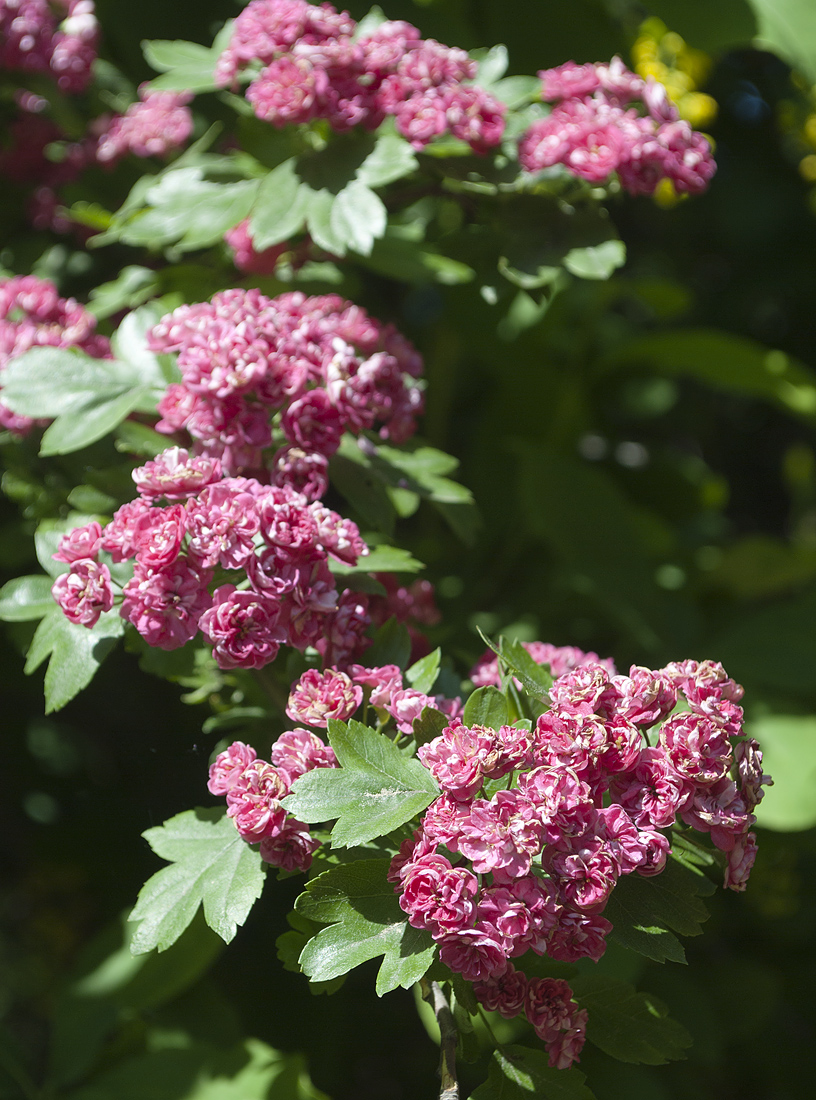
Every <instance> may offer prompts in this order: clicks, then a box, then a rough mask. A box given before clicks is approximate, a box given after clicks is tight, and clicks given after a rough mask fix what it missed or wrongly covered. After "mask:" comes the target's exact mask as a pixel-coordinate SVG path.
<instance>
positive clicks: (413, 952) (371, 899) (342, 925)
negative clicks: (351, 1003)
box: [295, 859, 435, 997]
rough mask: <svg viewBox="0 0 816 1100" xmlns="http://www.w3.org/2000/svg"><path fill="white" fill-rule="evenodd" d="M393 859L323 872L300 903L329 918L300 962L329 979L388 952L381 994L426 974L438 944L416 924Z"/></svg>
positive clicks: (308, 912) (306, 912)
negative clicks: (401, 896) (400, 892)
mask: <svg viewBox="0 0 816 1100" xmlns="http://www.w3.org/2000/svg"><path fill="white" fill-rule="evenodd" d="M390 862H391V861H390V860H388V859H365V860H358V861H356V862H354V863H346V864H343V865H341V866H339V867H333V868H332V869H331V870H329V871H325V872H324V873H323V874H322V875H318V877H317V878H316V879H313V880H312V881H311V882H310V883H309V884H308V885H307V887H306V892H305V893H303V894H301V895H300V897H299V898H298V899H297V902H296V903H295V909H296V911H297V912H298V913H300V914H302V915H303V916H305V917H308V918H309V919H311V920H315V921H319V922H320V923H321V924H327V925H329V927H327V928H323V929H321V931H320V932H318V934H317V935H316V936H315V937H314V938H313V939H311V940H309V942H308V943H307V944H306V947H305V948H304V949H303V952H302V953H301V955H300V959H299V963H300V966H301V968H302V969H303V971H304V973H305V974H307V975H308V976H309V977H310V978H311V979H312V980H314V981H329V980H331V979H332V978H337V977H339V976H340V975H341V974H346V973H347V972H348V971H349V970H352V969H353V968H354V967H356V966H360V965H361V963H364V962H368V961H369V959H375V958H378V957H379V956H380V955H383V956H384V958H383V962H382V964H381V966H380V970H379V973H378V975H377V986H376V989H377V995H378V996H380V997H381V996H382V995H383V994H384V993H389V992H390V991H391V990H392V989H397V988H398V987H400V986H401V987H402V988H403V989H407V988H408V987H409V986H411V985H413V984H414V983H415V982H417V981H419V979H420V978H421V977H422V976H423V974H425V972H426V971H427V969H428V967H429V966H430V965H431V962H432V960H433V956H434V951H435V945H434V943H433V941H432V939H431V936H430V933H429V932H427V931H426V930H424V929H417V928H412V927H411V926H410V925H409V924H408V922H407V920H406V919H405V914H404V913H403V912H402V910H401V909H400V907H399V904H398V902H397V896H396V893H395V892H394V885H393V883H390V882H389V881H388V880H387V878H386V875H387V873H388V868H389V866H390Z"/></svg>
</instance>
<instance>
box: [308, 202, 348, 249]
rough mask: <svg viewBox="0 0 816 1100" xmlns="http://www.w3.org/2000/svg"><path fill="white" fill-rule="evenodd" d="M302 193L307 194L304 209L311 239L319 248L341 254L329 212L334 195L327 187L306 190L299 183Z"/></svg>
mask: <svg viewBox="0 0 816 1100" xmlns="http://www.w3.org/2000/svg"><path fill="white" fill-rule="evenodd" d="M301 186H302V188H303V193H304V194H308V206H307V209H306V228H307V229H308V231H309V235H310V236H311V238H312V240H313V241H314V242H315V244H316V245H318V246H319V247H320V248H324V249H325V250H326V251H327V252H330V253H331V254H332V255H333V256H340V255H342V254H343V251H344V248H343V243H342V241H340V240H338V239H337V237H336V236H335V235H334V230H333V229H332V225H331V213H332V207H333V206H334V199H335V195H334V193H333V192H331V191H329V190H328V189H327V188H321V190H319V191H310V190H307V188H306V185H305V184H302V185H301Z"/></svg>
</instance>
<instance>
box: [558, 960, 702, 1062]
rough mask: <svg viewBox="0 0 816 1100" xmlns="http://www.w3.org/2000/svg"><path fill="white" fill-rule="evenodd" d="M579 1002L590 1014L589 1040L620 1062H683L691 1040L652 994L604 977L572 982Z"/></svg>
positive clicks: (593, 975) (599, 975)
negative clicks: (678, 1060) (679, 1059)
mask: <svg viewBox="0 0 816 1100" xmlns="http://www.w3.org/2000/svg"><path fill="white" fill-rule="evenodd" d="M571 984H572V989H573V993H574V995H575V999H576V1001H578V1003H579V1004H580V1005H581V1007H582V1008H586V1009H587V1010H588V1011H589V1022H588V1024H587V1039H588V1040H589V1041H590V1042H591V1043H594V1044H595V1046H597V1047H600V1049H601V1050H602V1051H604V1052H605V1053H606V1054H609V1055H610V1056H611V1057H612V1058H617V1059H618V1060H619V1061H621V1062H635V1063H640V1064H645V1065H649V1066H662V1065H664V1064H665V1063H666V1062H671V1061H674V1060H675V1059H678V1058H683V1057H685V1055H684V1054H683V1051H684V1050H686V1048H687V1047H689V1046H691V1036H690V1035H689V1033H688V1032H687V1031H686V1029H685V1028H684V1027H682V1026H681V1025H680V1024H678V1023H677V1022H676V1021H675V1020H672V1019H670V1018H669V1016H668V1010H667V1008H666V1006H665V1005H664V1004H663V1003H662V1001H659V1000H658V999H657V998H656V997H653V996H652V995H651V994H650V993H639V992H637V990H635V989H634V987H633V986H631V985H629V984H628V983H627V982H619V981H617V980H616V979H614V978H609V977H607V976H605V975H603V974H584V975H581V976H580V977H578V978H575V979H573V981H572V983H571Z"/></svg>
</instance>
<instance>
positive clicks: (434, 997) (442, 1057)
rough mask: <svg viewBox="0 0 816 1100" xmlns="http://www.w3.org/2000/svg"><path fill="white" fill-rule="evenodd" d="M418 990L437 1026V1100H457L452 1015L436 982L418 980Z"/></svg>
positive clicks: (457, 1090)
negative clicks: (438, 1084)
mask: <svg viewBox="0 0 816 1100" xmlns="http://www.w3.org/2000/svg"><path fill="white" fill-rule="evenodd" d="M419 988H420V992H421V993H422V999H423V1001H427V1002H428V1004H429V1005H430V1006H431V1008H432V1009H433V1012H434V1016H435V1017H436V1022H437V1024H438V1025H439V1077H440V1082H441V1084H440V1090H439V1100H459V1083H458V1082H457V1080H456V1044H457V1042H458V1039H459V1035H458V1033H457V1031H456V1024H455V1022H454V1019H453V1013H452V1012H451V1009H450V1005H449V1004H448V1002H447V999H446V997H445V994H444V993H443V992H442V989H441V988H440V985H439V983H438V982H429V981H427V980H426V979H425V978H420V980H419Z"/></svg>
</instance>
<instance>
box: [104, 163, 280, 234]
mask: <svg viewBox="0 0 816 1100" xmlns="http://www.w3.org/2000/svg"><path fill="white" fill-rule="evenodd" d="M258 190H259V183H258V181H257V180H237V181H236V182H234V183H216V182H213V181H211V180H205V179H203V178H202V168H201V167H200V166H195V165H189V166H183V167H178V166H177V165H174V166H173V167H172V168H170V169H168V170H167V171H166V172H165V173H164V174H163V175H162V176H161V177H160V178H159V179H158V180H157V181H156V182H155V183H153V184H152V185H151V186H150V187H149V188H148V190H147V192H146V194H145V204H146V209H144V210H142V211H141V212H140V213H138V214H137V215H136V216H135V217H133V218H132V219H130V220H129V221H127V222H126V223H125V224H124V225H122V226H121V228H120V229H119V230H118V236H119V238H120V239H121V240H122V241H124V242H125V243H126V244H132V245H142V246H144V247H146V248H152V249H154V250H155V249H159V248H162V247H163V246H165V245H168V244H176V245H177V247H178V248H180V249H183V250H186V251H193V250H197V249H199V248H206V247H208V246H209V245H212V244H215V243H217V242H218V241H220V240H221V239H222V237H223V236H224V234H225V233H226V232H227V230H228V229H231V228H232V227H233V226H234V225H237V224H238V222H240V221H242V220H243V219H244V218H246V217H247V216H248V215H249V212H250V210H251V209H252V206H253V203H254V202H255V199H256V195H257V193H258Z"/></svg>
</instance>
